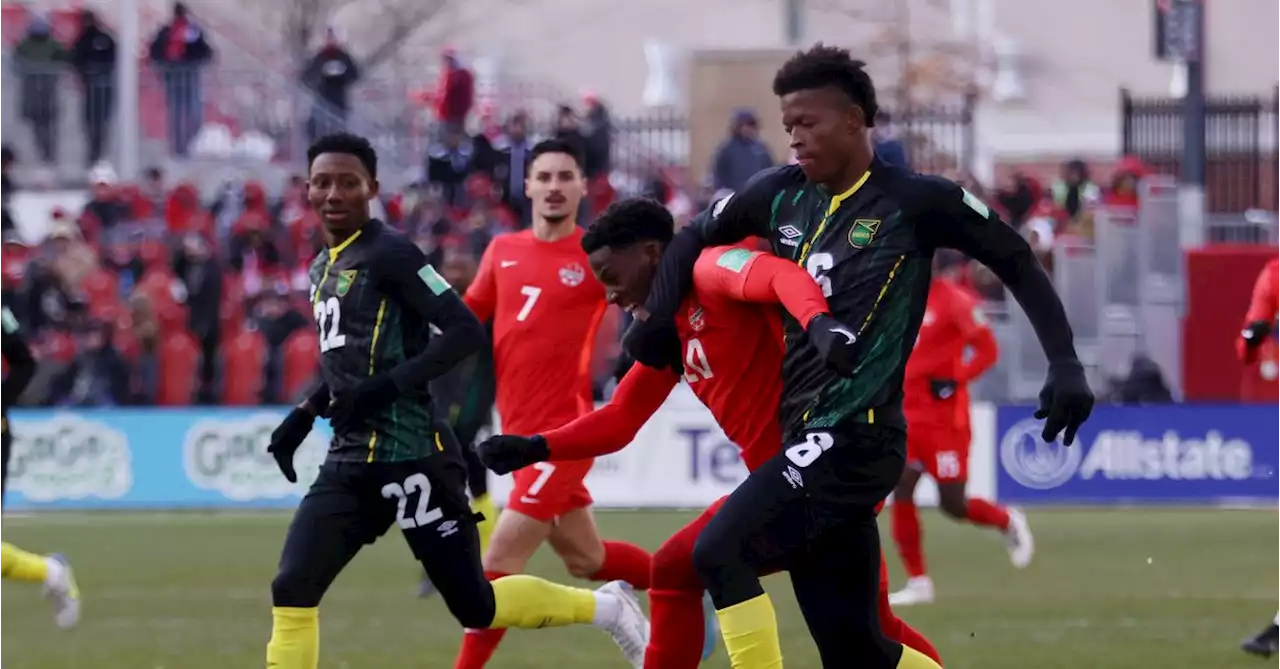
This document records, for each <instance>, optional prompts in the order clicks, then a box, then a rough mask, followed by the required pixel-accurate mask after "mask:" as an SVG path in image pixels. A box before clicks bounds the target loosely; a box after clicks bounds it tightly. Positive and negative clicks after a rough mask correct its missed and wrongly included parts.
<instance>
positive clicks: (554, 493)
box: [455, 140, 649, 669]
mask: <svg viewBox="0 0 1280 669" xmlns="http://www.w3.org/2000/svg"><path fill="white" fill-rule="evenodd" d="M530 153H531V158H530V162H529V169H528V176H527V178H526V180H525V192H526V194H527V195H528V197H529V200H530V202H531V205H532V206H533V226H532V228H531V229H529V230H525V231H522V232H516V233H511V234H507V235H499V236H498V237H497V238H495V239H494V240H493V242H492V243H491V244H490V245H489V247H488V249H486V250H485V253H484V256H483V257H482V258H481V260H480V269H479V272H478V274H477V276H476V278H475V281H474V282H473V283H472V284H471V286H470V287H469V288H468V289H467V293H466V296H465V297H464V300H465V301H466V303H467V306H468V307H470V308H471V310H472V311H473V312H475V314H476V316H477V317H478V318H479V319H480V320H481V321H482V322H483V321H488V320H490V319H492V321H493V348H494V370H495V374H496V377H497V406H498V417H499V420H500V421H501V427H502V430H504V431H508V432H514V433H517V434H536V433H538V432H543V431H546V430H550V429H553V428H556V427H559V426H561V425H564V424H565V423H568V422H570V421H572V420H573V419H575V418H577V417H578V416H581V415H582V414H584V413H587V412H589V411H591V409H592V398H591V376H590V363H591V355H592V350H593V348H594V346H593V345H594V342H595V337H596V330H597V328H598V327H599V325H600V322H601V320H602V319H603V318H604V315H605V310H606V308H607V307H608V305H607V304H606V303H605V291H604V287H603V286H601V284H600V282H599V281H597V280H596V278H595V277H594V276H592V275H591V273H590V272H589V271H588V270H587V255H586V253H585V252H583V250H582V244H581V242H582V229H581V228H579V227H578V226H577V220H576V215H577V212H578V205H579V203H580V202H581V201H582V196H583V193H584V191H585V184H584V181H583V177H582V163H581V159H580V158H579V154H578V147H577V146H576V145H573V144H568V143H565V142H562V141H556V140H548V141H544V142H541V143H539V144H538V145H536V146H534V148H533V150H532V151H531V152H530ZM591 464H592V460H591V458H590V457H586V458H582V459H579V460H573V461H565V462H556V463H554V464H553V463H538V464H537V465H536V466H532V467H526V468H523V469H520V470H519V471H516V472H514V476H513V478H514V480H515V488H514V489H513V490H512V491H511V496H510V498H509V499H508V501H507V506H506V509H505V510H504V511H503V512H502V514H501V515H499V516H498V522H497V524H496V526H495V527H494V530H493V535H492V537H491V538H490V539H489V547H488V550H487V551H486V552H485V556H484V567H485V572H486V575H487V576H488V577H489V578H490V579H495V578H498V577H501V576H505V575H507V574H516V573H520V572H523V571H524V568H525V564H526V563H527V562H528V560H529V558H530V557H532V556H533V554H534V552H535V551H537V550H538V547H539V546H541V545H542V543H543V542H544V541H549V542H550V543H551V546H552V548H553V549H554V550H555V551H556V553H557V554H558V555H559V556H560V558H561V559H562V560H563V561H564V564H565V567H566V568H567V569H568V570H569V573H571V574H573V575H574V576H577V577H579V578H589V579H592V580H603V581H613V580H620V581H626V582H627V583H629V584H631V585H632V586H634V587H636V588H640V589H645V588H648V587H649V586H648V582H649V554H648V553H647V552H645V551H644V550H642V549H641V548H639V547H637V546H634V545H632V544H629V543H626V542H620V541H601V540H600V537H599V535H598V534H597V533H596V526H595V521H594V519H593V518H592V516H591V509H590V506H591V495H590V493H588V492H587V488H586V485H585V484H584V483H583V479H584V478H585V477H586V475H587V472H589V471H590V470H591ZM502 635H503V630H467V633H466V635H465V636H464V638H463V642H462V648H461V650H460V651H459V653H458V659H457V663H456V665H455V667H456V669H478V668H479V667H483V666H484V665H485V663H486V662H488V660H489V658H490V657H491V656H492V655H493V651H494V649H495V648H497V645H498V643H499V642H500V641H501V639H502ZM637 654H638V653H637ZM631 659H633V661H634V662H638V661H639V658H638V657H636V658H631Z"/></svg>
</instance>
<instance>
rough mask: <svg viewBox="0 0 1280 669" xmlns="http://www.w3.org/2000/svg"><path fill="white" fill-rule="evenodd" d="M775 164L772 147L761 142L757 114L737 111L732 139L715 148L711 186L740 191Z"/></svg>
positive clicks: (717, 188) (728, 138)
mask: <svg viewBox="0 0 1280 669" xmlns="http://www.w3.org/2000/svg"><path fill="white" fill-rule="evenodd" d="M773 165H774V162H773V156H771V155H769V147H767V146H765V145H764V142H761V141H760V122H759V120H758V119H757V118H756V114H755V112H754V111H752V110H750V109H739V110H737V111H735V112H734V113H733V119H732V120H731V121H730V123H729V136H728V137H726V138H725V140H724V141H723V142H721V143H720V146H718V147H716V152H715V157H714V158H713V159H712V166H711V184H712V187H713V188H715V189H716V190H720V189H727V190H730V191H734V192H737V191H738V190H741V189H742V186H743V185H744V184H746V183H747V179H750V178H751V177H752V176H755V174H756V172H759V171H760V170H763V169H766V168H769V167H772V166H773Z"/></svg>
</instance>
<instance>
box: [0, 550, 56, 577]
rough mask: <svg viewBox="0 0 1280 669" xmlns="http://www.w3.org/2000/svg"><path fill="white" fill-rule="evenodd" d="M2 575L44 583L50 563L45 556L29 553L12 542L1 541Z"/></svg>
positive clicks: (0, 570)
mask: <svg viewBox="0 0 1280 669" xmlns="http://www.w3.org/2000/svg"><path fill="white" fill-rule="evenodd" d="M0 575H3V576H4V578H7V579H11V580H14V581H31V582H33V583H44V579H45V577H46V576H48V575H49V564H48V563H47V562H45V560H44V557H43V556H40V555H36V554H35V553H28V552H26V551H24V550H22V549H21V548H18V547H17V546H14V545H13V544H10V543H0Z"/></svg>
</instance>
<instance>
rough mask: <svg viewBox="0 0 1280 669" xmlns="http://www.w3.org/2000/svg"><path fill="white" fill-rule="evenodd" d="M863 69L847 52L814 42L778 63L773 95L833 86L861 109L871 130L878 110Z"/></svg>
mask: <svg viewBox="0 0 1280 669" xmlns="http://www.w3.org/2000/svg"><path fill="white" fill-rule="evenodd" d="M866 66H867V64H866V63H864V62H863V61H860V60H854V58H853V57H852V56H850V55H849V50H848V49H841V48H840V47H835V46H826V45H825V44H823V43H822V42H818V43H817V44H815V45H813V48H811V49H809V50H808V51H797V52H796V54H795V55H794V56H792V57H791V58H789V59H788V60H787V62H785V63H783V64H782V67H781V68H779V69H778V73H777V74H776V75H774V77H773V94H774V95H776V96H778V97H782V96H784V95H787V94H790V93H795V92H796V91H807V90H812V89H814V88H825V87H827V86H833V87H835V88H838V89H840V90H841V91H844V94H845V95H847V96H849V99H850V100H852V101H853V103H854V104H856V105H858V106H859V107H861V108H862V113H863V114H864V115H865V116H866V117H867V118H866V120H867V127H873V126H875V124H876V113H877V112H879V111H880V107H879V106H878V105H877V104H876V88H875V86H874V85H873V84H872V83H871V75H869V74H867V71H866V70H865V69H864V68H866Z"/></svg>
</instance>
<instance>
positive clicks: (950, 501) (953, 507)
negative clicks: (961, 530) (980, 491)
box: [938, 495, 969, 520]
mask: <svg viewBox="0 0 1280 669" xmlns="http://www.w3.org/2000/svg"><path fill="white" fill-rule="evenodd" d="M967 506H968V505H967V504H966V503H965V499H964V496H963V495H959V496H957V495H941V496H939V497H938V508H939V509H941V510H942V513H944V514H946V515H947V516H948V517H950V518H952V519H955V520H964V519H965V518H966V517H968V513H969V512H968V509H967Z"/></svg>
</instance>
